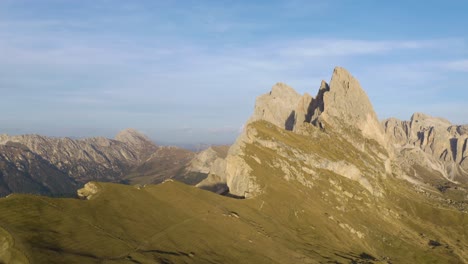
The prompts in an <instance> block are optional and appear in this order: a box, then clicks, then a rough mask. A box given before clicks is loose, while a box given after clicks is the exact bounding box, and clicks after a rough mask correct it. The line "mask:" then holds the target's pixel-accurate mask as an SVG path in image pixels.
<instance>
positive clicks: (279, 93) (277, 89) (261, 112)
mask: <svg viewBox="0 0 468 264" xmlns="http://www.w3.org/2000/svg"><path fill="white" fill-rule="evenodd" d="M300 99H301V95H299V94H298V93H297V92H296V91H295V90H294V89H293V88H291V87H289V86H288V85H286V84H284V83H277V84H275V85H274V86H273V87H272V88H271V92H269V93H267V94H264V95H261V96H259V97H258V98H257V101H256V103H255V109H254V113H253V115H252V117H251V118H250V120H249V121H248V123H250V122H254V121H257V120H265V121H268V122H270V123H272V124H275V125H276V126H278V127H281V128H284V129H286V130H293V128H294V125H295V123H296V106H297V105H298V103H299V100H300ZM301 102H303V100H301Z"/></svg>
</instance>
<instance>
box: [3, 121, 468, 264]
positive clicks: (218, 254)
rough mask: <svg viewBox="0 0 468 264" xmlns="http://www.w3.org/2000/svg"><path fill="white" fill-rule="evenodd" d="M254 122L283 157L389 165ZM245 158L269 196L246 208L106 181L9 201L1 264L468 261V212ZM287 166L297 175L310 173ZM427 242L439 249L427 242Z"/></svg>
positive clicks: (175, 190)
mask: <svg viewBox="0 0 468 264" xmlns="http://www.w3.org/2000/svg"><path fill="white" fill-rule="evenodd" d="M253 126H254V127H255V129H256V130H257V131H258V137H260V138H263V139H269V140H274V141H277V142H283V143H285V144H284V151H292V150H293V149H300V150H301V151H304V152H310V153H317V154H319V155H321V156H324V157H327V158H329V159H336V160H339V159H340V157H341V159H342V158H343V157H345V159H347V160H348V162H352V163H353V164H356V166H357V167H359V168H361V169H363V168H365V167H366V166H367V165H368V164H371V165H372V166H381V165H379V161H378V160H377V159H373V158H372V157H369V156H368V155H367V154H364V153H362V152H359V151H358V150H356V149H355V148H354V147H353V146H351V145H349V144H347V143H346V142H345V141H340V140H339V139H337V138H336V135H332V134H321V133H322V132H317V131H312V132H313V133H311V134H312V136H301V135H297V134H293V133H290V132H286V131H283V130H279V129H276V128H275V127H272V126H271V125H269V124H268V123H265V122H258V123H255V124H254V125H253ZM311 137H312V139H313V140H311ZM337 140H338V141H337ZM329 143H334V145H327V144H329ZM338 143H340V144H338ZM324 146H328V147H327V148H325V147H324ZM245 151H246V157H245V159H246V161H247V162H248V164H249V165H250V166H251V167H252V169H253V174H254V175H256V177H257V180H258V183H259V184H260V185H261V186H263V189H264V190H265V192H264V193H263V194H262V195H260V196H258V197H255V198H253V199H248V200H236V199H231V198H227V197H223V196H219V195H216V194H213V193H210V192H207V191H203V190H200V189H197V188H195V187H191V186H186V185H184V184H181V183H177V182H166V183H163V184H161V185H154V186H146V187H145V188H141V189H137V188H135V187H132V186H124V185H118V184H110V183H100V184H99V185H100V186H101V191H100V192H99V194H98V195H97V196H96V197H94V198H93V199H92V200H89V201H83V200H76V199H53V198H47V197H40V196H29V195H11V196H10V197H8V198H3V199H0V227H2V228H3V231H2V229H0V262H1V260H2V258H3V261H4V262H6V263H14V262H13V261H11V259H16V260H18V262H19V263H22V262H24V261H25V259H29V260H31V263H155V262H156V263H158V262H159V263H171V262H176V263H352V262H353V261H354V263H374V262H375V263H385V261H387V260H388V258H390V261H391V263H463V262H466V261H468V256H467V254H468V253H467V250H466V249H467V248H468V233H467V232H468V231H467V230H468V228H467V227H468V218H467V214H466V213H462V212H460V211H457V210H455V209H453V208H451V207H448V206H446V205H443V204H438V203H436V202H434V201H432V200H428V199H427V197H425V196H423V195H422V194H419V193H417V192H415V191H413V190H412V188H411V186H409V185H408V184H407V183H406V182H404V181H401V180H398V179H395V178H392V177H388V178H387V179H380V178H376V181H377V183H376V184H379V185H380V186H383V187H382V188H384V190H385V195H384V196H383V197H380V198H378V197H375V196H372V195H371V194H370V193H368V192H367V190H365V189H364V188H363V187H361V185H359V184H357V183H356V182H354V181H351V180H348V179H346V178H344V177H341V176H339V175H336V174H334V173H333V172H330V171H327V170H316V175H315V176H312V175H309V176H307V177H309V180H310V181H312V182H313V183H314V185H313V186H312V187H311V188H308V187H305V186H303V185H302V184H300V183H298V182H297V181H295V180H290V181H286V180H284V178H283V173H282V171H281V170H280V169H278V168H275V167H274V166H270V165H269V164H272V161H273V160H275V159H285V158H280V157H279V156H278V155H276V153H275V151H272V150H271V149H268V148H264V147H262V146H261V145H258V144H250V145H247V147H246V150H245ZM345 154H346V155H345ZM253 156H255V157H256V158H257V159H259V160H261V161H262V164H259V163H258V162H257V161H255V159H254V158H253ZM285 161H287V162H288V164H291V166H292V167H294V166H298V167H300V166H304V165H307V164H301V162H302V161H298V160H285ZM367 167H369V166H367ZM352 230H354V232H353V231H352ZM356 232H360V234H362V236H361V238H360V237H359V236H357V233H356ZM2 237H3V238H5V239H4V240H2ZM430 240H434V241H438V242H440V244H441V246H437V247H432V246H430V245H429V244H428V242H429V241H430ZM1 241H4V242H3V244H4V245H7V244H9V245H13V247H14V249H15V250H13V251H12V250H3V252H4V253H5V252H6V253H9V252H12V254H11V255H10V256H6V255H7V254H6V253H5V254H3V255H2V253H1V248H2V244H1V243H2V242H1ZM5 241H7V242H5ZM21 252H23V253H24V255H22V254H21ZM8 258H11V259H10V260H7V259H8ZM372 258H375V260H371V259H372Z"/></svg>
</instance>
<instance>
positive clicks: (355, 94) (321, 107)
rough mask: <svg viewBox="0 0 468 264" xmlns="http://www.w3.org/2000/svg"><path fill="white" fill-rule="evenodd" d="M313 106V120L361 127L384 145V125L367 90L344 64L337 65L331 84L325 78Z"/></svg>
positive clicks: (345, 126)
mask: <svg viewBox="0 0 468 264" xmlns="http://www.w3.org/2000/svg"><path fill="white" fill-rule="evenodd" d="M316 101H317V107H316V108H315V109H314V114H313V120H311V121H312V122H313V123H316V124H318V125H321V126H323V125H324V124H323V123H326V124H328V125H331V126H332V129H335V130H343V129H344V130H345V131H344V133H346V130H347V128H349V127H351V128H357V129H359V130H360V131H361V132H362V134H363V136H365V137H367V138H369V139H373V140H375V141H377V142H378V143H380V144H381V145H383V146H385V145H386V142H385V139H384V133H383V129H382V127H381V125H380V123H379V120H378V118H377V115H376V113H375V111H374V108H373V107H372V104H371V102H370V101H369V98H368V96H367V94H366V92H365V91H364V90H363V89H362V88H361V85H360V84H359V81H358V80H356V79H355V78H354V77H353V76H352V75H351V74H350V73H349V72H348V71H346V70H345V69H344V68H341V67H336V68H335V69H334V71H333V75H332V79H331V82H330V84H329V85H327V84H326V83H324V82H322V85H321V87H320V90H319V94H318V96H317V99H316Z"/></svg>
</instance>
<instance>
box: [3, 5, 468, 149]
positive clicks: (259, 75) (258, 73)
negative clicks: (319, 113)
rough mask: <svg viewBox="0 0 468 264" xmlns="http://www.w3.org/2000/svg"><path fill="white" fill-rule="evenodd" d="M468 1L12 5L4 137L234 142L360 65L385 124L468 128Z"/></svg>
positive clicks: (6, 16)
mask: <svg viewBox="0 0 468 264" xmlns="http://www.w3.org/2000/svg"><path fill="white" fill-rule="evenodd" d="M467 10H468V2H466V1H450V0H449V1H372V0H369V1H366V0H361V1H352V0H329V1H325V0H324V1H314V0H310V1H294V0H292V1H291V0H289V1H175V0H174V1H170V0H168V1H149V0H148V1H123V0H122V1H110V0H109V1H107V0H80V1H75V0H41V1H36V0H29V1H25V0H0V94H1V96H0V113H1V114H0V133H9V134H24V133H39V134H45V135H50V136H73V137H84V136H98V135H102V136H107V137H113V136H114V135H115V134H116V133H117V132H118V131H119V130H121V129H123V128H127V127H133V128H136V129H138V130H140V131H143V132H145V133H146V134H147V135H148V136H150V137H151V138H152V139H154V140H155V141H157V142H162V143H173V144H174V143H175V144H182V143H214V144H221V143H230V142H232V141H234V139H235V138H236V136H237V134H238V133H239V130H240V129H241V127H242V125H243V123H244V122H245V121H246V120H247V119H248V117H249V116H250V114H251V113H252V109H253V105H254V102H255V97H256V96H258V95H260V94H263V93H266V92H268V91H269V90H270V88H271V86H272V85H274V84H275V83H276V82H285V83H287V84H289V85H290V86H292V87H294V88H295V89H296V90H297V91H299V92H301V93H304V92H308V93H310V94H312V95H313V96H315V94H316V92H317V89H318V87H319V85H320V81H321V80H322V79H325V80H326V81H329V79H330V77H331V73H332V70H333V67H335V66H337V65H339V66H343V67H345V68H347V69H348V70H349V71H350V72H351V73H352V74H353V75H354V76H355V77H357V78H358V79H359V80H360V82H361V84H362V86H363V87H364V89H365V90H366V91H367V93H368V95H369V97H370V99H371V101H372V102H373V104H374V108H375V110H376V111H377V114H378V116H379V118H381V119H383V118H387V117H390V116H395V117H398V118H401V119H409V117H410V116H411V114H412V113H413V112H426V113H429V114H431V115H435V116H443V117H445V118H447V119H449V120H450V121H452V122H454V123H468V107H467V106H468V103H467V102H468V30H466V28H467V27H468V16H466V12H467Z"/></svg>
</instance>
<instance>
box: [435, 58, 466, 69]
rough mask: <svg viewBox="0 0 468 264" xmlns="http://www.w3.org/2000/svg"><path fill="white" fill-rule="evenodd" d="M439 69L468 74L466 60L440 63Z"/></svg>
mask: <svg viewBox="0 0 468 264" xmlns="http://www.w3.org/2000/svg"><path fill="white" fill-rule="evenodd" d="M441 67H442V68H445V69H447V70H452V71H457V72H468V59H464V60H455V61H449V62H445V63H441Z"/></svg>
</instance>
